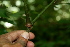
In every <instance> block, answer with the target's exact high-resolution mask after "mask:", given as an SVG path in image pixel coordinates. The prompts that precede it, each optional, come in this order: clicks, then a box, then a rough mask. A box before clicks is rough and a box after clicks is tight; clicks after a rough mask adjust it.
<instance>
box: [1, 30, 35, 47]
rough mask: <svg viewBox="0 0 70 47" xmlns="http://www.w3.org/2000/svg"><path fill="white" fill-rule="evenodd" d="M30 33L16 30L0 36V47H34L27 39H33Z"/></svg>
mask: <svg viewBox="0 0 70 47" xmlns="http://www.w3.org/2000/svg"><path fill="white" fill-rule="evenodd" d="M34 37H35V35H34V34H33V33H32V32H29V33H28V32H26V31H25V30H18V31H13V32H9V33H6V34H3V35H0V47H25V46H26V47H34V43H33V42H32V41H29V39H34Z"/></svg>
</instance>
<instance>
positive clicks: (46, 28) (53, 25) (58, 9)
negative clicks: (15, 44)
mask: <svg viewBox="0 0 70 47" xmlns="http://www.w3.org/2000/svg"><path fill="white" fill-rule="evenodd" d="M7 1H8V0H7ZM18 1H19V0H18ZM30 1H31V2H30ZM51 1H52V0H29V2H28V3H29V7H30V17H31V18H32V19H31V20H33V19H34V18H35V17H36V16H37V15H38V14H39V13H40V12H41V11H42V10H43V9H44V7H45V6H46V5H48V4H50V2H51ZM3 2H4V3H3ZM5 2H6V0H5V1H3V0H2V1H0V34H4V33H7V32H10V31H13V30H26V27H25V18H26V15H25V12H24V10H25V8H24V2H23V0H20V2H21V5H15V3H16V0H14V1H10V2H9V3H10V4H8V3H7V2H6V4H5ZM12 7H14V10H15V8H17V11H14V10H13V9H12ZM10 8H11V9H12V10H11V9H10ZM69 13H70V1H69V0H56V1H55V2H54V3H53V4H52V5H51V6H50V7H49V8H48V9H47V10H46V11H45V12H44V13H43V14H42V15H41V16H40V17H39V19H38V20H37V21H36V22H35V24H34V25H33V29H32V30H31V32H33V33H34V34H35V36H36V37H35V39H34V40H32V41H33V42H34V43H35V45H36V46H35V47H70V38H69V33H70V14H69ZM5 23H11V24H13V25H11V26H12V27H10V28H9V27H6V26H5ZM8 25H9V24H8Z"/></svg>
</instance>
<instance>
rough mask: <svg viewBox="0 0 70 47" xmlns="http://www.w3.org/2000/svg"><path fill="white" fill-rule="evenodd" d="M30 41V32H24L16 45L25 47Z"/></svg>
mask: <svg viewBox="0 0 70 47" xmlns="http://www.w3.org/2000/svg"><path fill="white" fill-rule="evenodd" d="M28 39H29V33H28V32H24V33H22V34H21V35H20V36H19V38H18V39H17V41H16V43H15V44H18V43H19V44H21V45H22V46H23V47H25V46H26V44H27V42H28Z"/></svg>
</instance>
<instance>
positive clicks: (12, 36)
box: [5, 30, 35, 41]
mask: <svg viewBox="0 0 70 47" xmlns="http://www.w3.org/2000/svg"><path fill="white" fill-rule="evenodd" d="M24 32H26V31H25V30H18V31H13V32H10V33H7V34H5V36H6V38H7V39H8V40H9V41H14V40H15V39H17V38H18V37H19V36H20V35H21V34H22V33H24ZM29 34H30V36H29V39H33V38H34V37H35V35H34V34H33V33H32V32H30V33H29Z"/></svg>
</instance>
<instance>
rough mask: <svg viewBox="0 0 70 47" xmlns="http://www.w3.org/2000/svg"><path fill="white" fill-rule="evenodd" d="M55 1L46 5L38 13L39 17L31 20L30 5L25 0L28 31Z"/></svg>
mask: <svg viewBox="0 0 70 47" xmlns="http://www.w3.org/2000/svg"><path fill="white" fill-rule="evenodd" d="M54 2H55V0H53V1H52V2H51V3H50V4H49V5H48V6H46V7H45V8H44V9H43V10H42V11H41V12H40V13H39V14H38V15H37V17H36V18H35V19H34V20H33V21H31V20H30V15H29V5H28V2H27V0H24V7H25V14H26V27H27V29H28V32H29V31H30V28H31V27H32V24H34V23H35V22H36V21H37V19H38V18H39V17H40V16H41V15H42V14H43V13H44V12H45V11H46V9H47V8H48V7H49V6H51V5H52V4H53V3H54Z"/></svg>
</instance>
